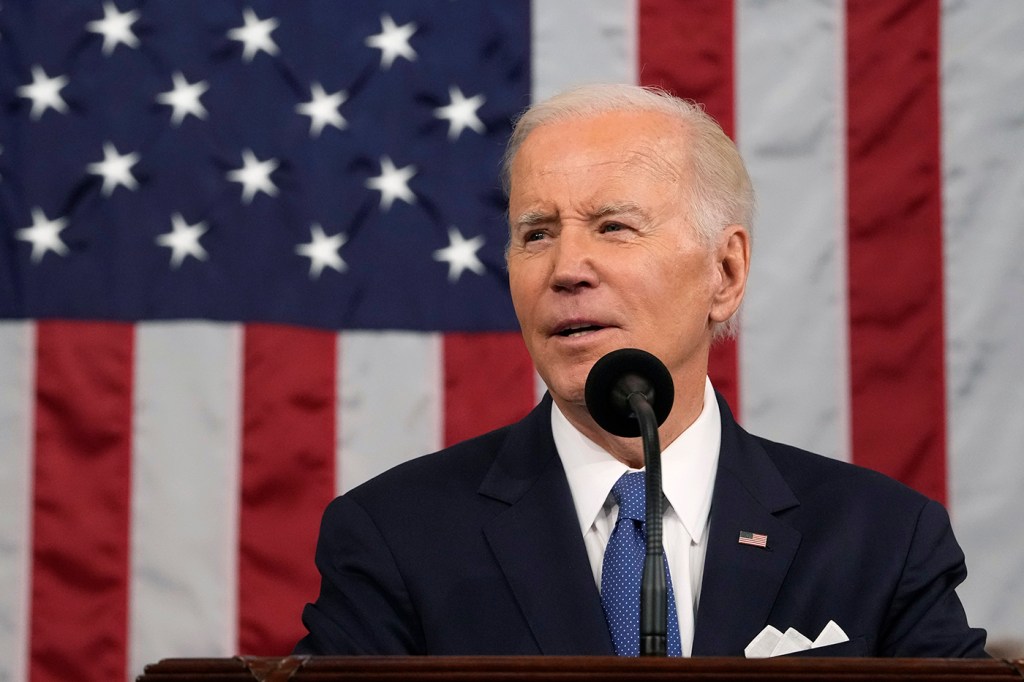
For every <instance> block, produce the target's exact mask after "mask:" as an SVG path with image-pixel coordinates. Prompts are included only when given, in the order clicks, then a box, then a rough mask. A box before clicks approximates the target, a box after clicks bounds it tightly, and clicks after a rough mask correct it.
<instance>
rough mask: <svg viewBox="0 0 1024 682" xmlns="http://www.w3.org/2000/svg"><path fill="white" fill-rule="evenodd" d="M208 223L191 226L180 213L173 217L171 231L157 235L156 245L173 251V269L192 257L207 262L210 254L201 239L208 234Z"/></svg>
mask: <svg viewBox="0 0 1024 682" xmlns="http://www.w3.org/2000/svg"><path fill="white" fill-rule="evenodd" d="M207 229H208V228H207V227H206V223H204V222H202V221H200V222H198V223H196V224H195V225H189V224H188V223H187V222H186V221H185V217H184V216H182V215H181V214H180V213H175V214H174V215H173V216H171V231H170V232H166V233H164V234H161V235H157V238H156V243H157V244H159V245H160V246H166V247H168V248H170V249H171V267H172V268H173V269H175V270H177V269H178V267H180V266H181V264H182V263H183V262H184V261H185V259H186V258H187V257H189V256H192V257H193V258H195V259H196V260H206V258H207V256H208V254H207V253H206V249H204V248H203V245H202V244H200V243H199V238H200V237H202V236H203V235H204V234H206V230H207Z"/></svg>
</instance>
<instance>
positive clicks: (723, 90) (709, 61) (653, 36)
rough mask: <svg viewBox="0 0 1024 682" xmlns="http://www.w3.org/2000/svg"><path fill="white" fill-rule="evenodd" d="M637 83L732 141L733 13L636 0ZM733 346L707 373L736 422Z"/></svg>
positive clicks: (712, 0) (725, 8)
mask: <svg viewBox="0 0 1024 682" xmlns="http://www.w3.org/2000/svg"><path fill="white" fill-rule="evenodd" d="M639 11H640V28H639V32H640V39H639V43H640V82H641V84H643V85H653V86H657V87H660V88H664V89H666V90H668V91H669V92H672V93H674V94H676V95H678V96H679V97H685V98H688V99H693V100H696V101H697V102H702V103H703V104H704V106H705V107H706V110H707V112H708V113H709V114H710V115H711V116H713V117H714V118H715V120H716V121H718V123H719V124H720V125H721V126H722V128H723V129H724V130H725V132H726V134H728V135H730V136H734V135H733V132H734V122H735V101H734V90H735V82H734V80H735V79H734V74H733V64H734V57H733V36H734V21H735V17H734V10H733V3H732V2H724V1H723V0H688V1H687V2H677V1H676V0H641V2H640V9H639ZM737 362H738V361H737V351H736V341H735V340H734V339H728V340H725V341H721V342H719V343H717V344H715V346H714V347H712V349H711V357H710V360H709V368H708V373H709V374H710V376H711V380H712V382H714V384H715V388H716V389H718V391H720V392H721V393H722V395H723V396H725V399H726V400H727V401H728V402H729V405H730V407H732V410H733V413H734V414H735V415H736V416H737V417H738V416H739V409H740V402H739V368H738V366H737Z"/></svg>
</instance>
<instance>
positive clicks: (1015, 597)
mask: <svg viewBox="0 0 1024 682" xmlns="http://www.w3.org/2000/svg"><path fill="white" fill-rule="evenodd" d="M1022 41H1024V3H1020V2H992V3H963V2H959V3H957V2H946V3H944V14H943V23H942V45H943V53H942V75H943V90H942V122H943V139H942V144H943V185H944V197H943V199H944V207H943V212H944V243H945V261H946V279H945V286H946V336H947V338H946V350H947V365H946V366H947V372H948V374H947V387H948V388H947V400H948V408H947V409H948V414H949V451H950V456H949V471H950V481H949V491H950V503H951V504H950V506H951V508H952V514H953V521H954V526H955V528H956V531H957V537H958V539H959V540H960V543H961V544H962V545H963V548H964V551H965V553H966V554H967V561H968V567H969V568H970V569H971V578H969V579H968V580H967V582H966V583H965V584H964V586H963V587H962V588H961V589H960V593H961V595H962V596H963V599H964V601H965V603H966V606H967V608H968V615H969V616H971V617H972V618H973V619H974V620H975V621H977V622H978V624H980V625H982V626H985V627H987V628H988V629H989V633H990V640H992V641H997V640H1000V639H1005V638H1009V637H1016V638H1017V639H1018V641H1020V640H1021V639H1022V637H1024V635H1022V626H1021V618H1022V614H1024V591H1022V589H1021V567H1022V566H1024V544H1021V543H1020V542H1019V538H1020V529H1021V527H1022V526H1024V505H1022V504H1021V502H1020V494H1021V491H1022V490H1024V459H1022V458H1021V455H1020V451H1021V443H1024V420H1021V415H1022V414H1024V362H1022V354H1021V348H1022V346H1021V339H1024V267H1022V266H1021V258H1022V254H1024V229H1022V228H1024V222H1022V216H1024V165H1022V163H1021V150H1024V118H1022V112H1024V108H1022V104H1021V93H1024V51H1022V50H1021V45H1022ZM1019 646H1020V644H1018V647H1019ZM1018 651H1019V649H1018Z"/></svg>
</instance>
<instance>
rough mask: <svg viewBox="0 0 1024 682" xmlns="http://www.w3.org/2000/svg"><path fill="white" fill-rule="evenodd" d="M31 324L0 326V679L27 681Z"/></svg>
mask: <svg viewBox="0 0 1024 682" xmlns="http://www.w3.org/2000/svg"><path fill="white" fill-rule="evenodd" d="M34 340H35V325H34V324H33V323H31V322H11V321H8V320H4V321H2V322H0V358H2V361H0V434H3V436H2V441H0V447H2V448H3V452H2V453H0V462H2V466H0V680H24V679H27V677H28V667H27V666H28V661H27V654H28V626H29V622H28V613H29V611H28V608H29V607H28V600H29V593H30V587H31V585H30V576H31V564H30V562H31V542H30V539H31V536H32V533H31V527H32V510H31V505H32V442H33V434H32V427H33V424H34V423H35V422H34V419H33V414H34V412H33V396H34V395H35V391H34V390H33V386H34V380H35V344H34Z"/></svg>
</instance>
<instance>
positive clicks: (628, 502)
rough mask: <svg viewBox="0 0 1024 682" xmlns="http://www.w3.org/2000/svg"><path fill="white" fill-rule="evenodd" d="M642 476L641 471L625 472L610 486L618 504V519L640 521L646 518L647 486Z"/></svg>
mask: <svg viewBox="0 0 1024 682" xmlns="http://www.w3.org/2000/svg"><path fill="white" fill-rule="evenodd" d="M644 476H645V474H644V472H642V471H630V472H626V473H624V474H622V476H621V477H620V478H619V480H618V481H616V482H615V485H614V486H612V496H613V497H614V498H615V501H616V502H617V503H618V505H619V518H620V519H623V518H625V519H633V520H634V521H639V522H641V523H643V522H644V521H645V520H646V518H647V517H646V510H647V486H646V485H645V480H644Z"/></svg>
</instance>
